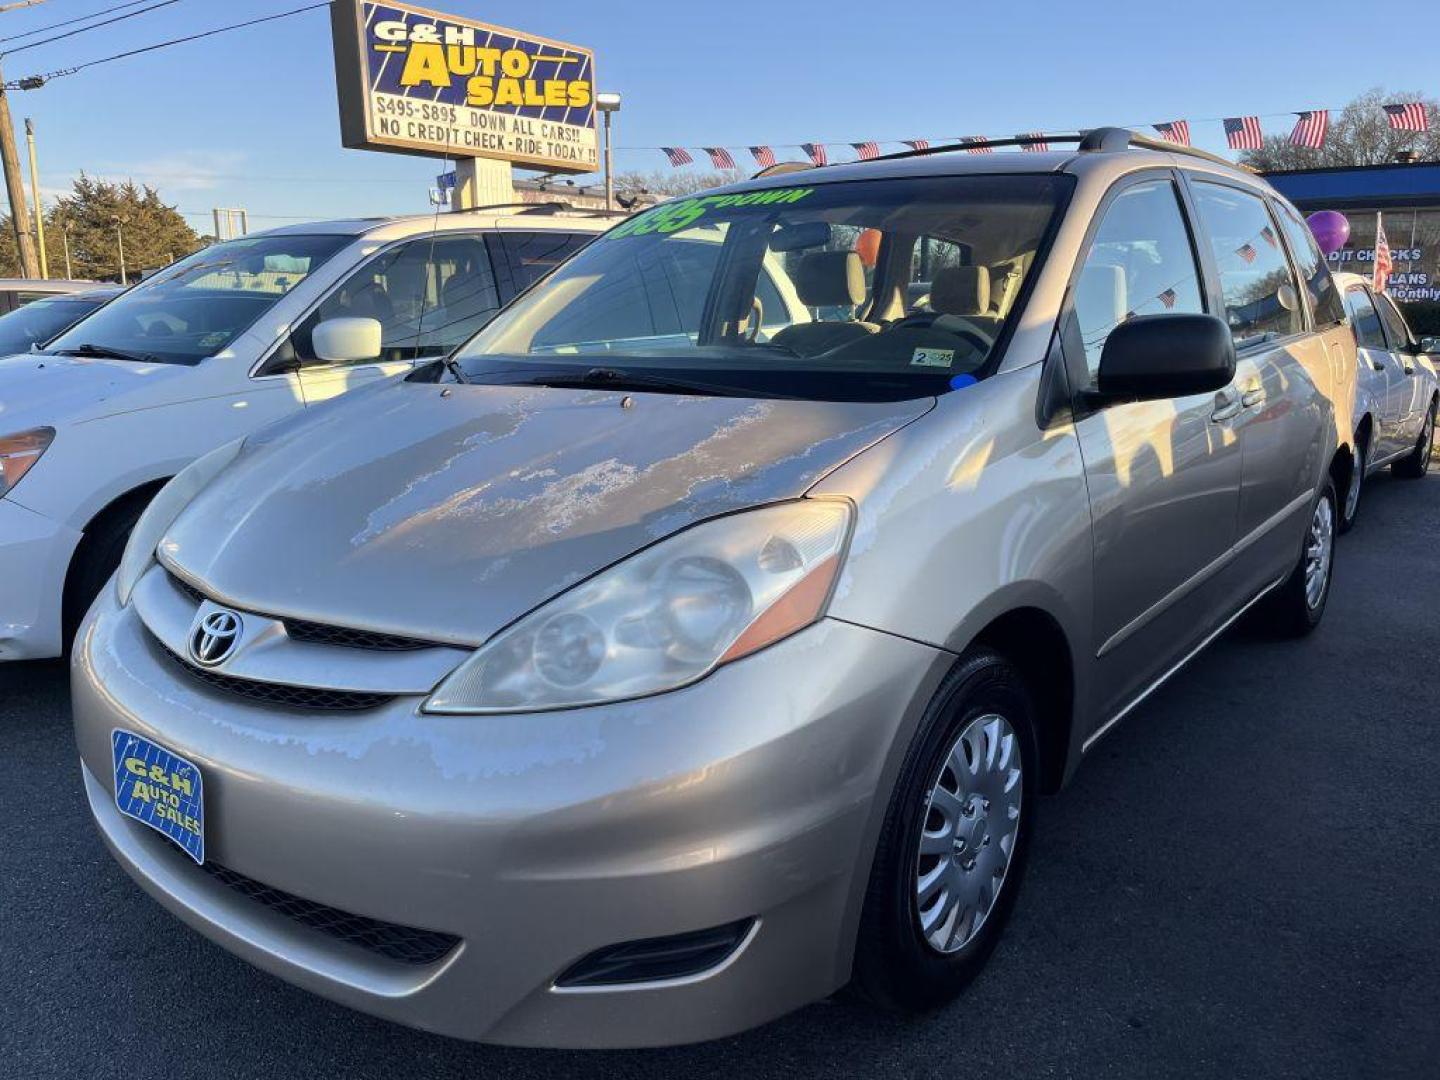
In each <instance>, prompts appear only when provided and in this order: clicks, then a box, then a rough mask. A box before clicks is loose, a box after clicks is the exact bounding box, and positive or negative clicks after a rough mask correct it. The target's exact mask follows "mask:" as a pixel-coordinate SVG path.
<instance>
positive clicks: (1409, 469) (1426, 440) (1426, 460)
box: [1390, 401, 1435, 480]
mask: <svg viewBox="0 0 1440 1080" xmlns="http://www.w3.org/2000/svg"><path fill="white" fill-rule="evenodd" d="M1434 452H1435V403H1434V402H1433V401H1432V402H1431V403H1430V411H1429V412H1428V413H1426V414H1425V422H1424V423H1423V424H1421V425H1420V439H1419V441H1417V442H1416V443H1415V449H1414V450H1412V451H1410V453H1409V454H1408V455H1406V456H1405V457H1403V458H1401V459H1400V460H1399V461H1397V462H1395V464H1393V465H1391V466H1390V471H1391V472H1392V473H1394V474H1395V475H1396V476H1399V477H1401V478H1403V479H1405V480H1419V479H1420V478H1421V477H1422V476H1424V475H1425V474H1426V473H1427V472H1428V471H1429V469H1430V457H1431V455H1432V454H1433V453H1434Z"/></svg>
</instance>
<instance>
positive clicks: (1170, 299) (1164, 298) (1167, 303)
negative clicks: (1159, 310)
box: [1155, 289, 1180, 311]
mask: <svg viewBox="0 0 1440 1080" xmlns="http://www.w3.org/2000/svg"><path fill="white" fill-rule="evenodd" d="M1155 299H1157V300H1159V301H1160V303H1161V304H1162V305H1163V306H1164V307H1165V309H1166V310H1167V311H1168V310H1169V309H1171V308H1173V307H1174V306H1175V301H1176V300H1178V299H1180V295H1179V294H1178V293H1177V292H1176V291H1175V290H1174V289H1166V290H1165V291H1164V292H1162V293H1161V294H1160V295H1159V296H1157V297H1156V298H1155Z"/></svg>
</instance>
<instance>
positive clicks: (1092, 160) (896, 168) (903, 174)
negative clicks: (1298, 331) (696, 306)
mask: <svg viewBox="0 0 1440 1080" xmlns="http://www.w3.org/2000/svg"><path fill="white" fill-rule="evenodd" d="M1051 141H1052V142H1053V143H1056V144H1060V146H1061V148H1059V149H1047V150H1042V151H1030V152H1022V150H1021V149H1020V146H1019V145H1017V144H1018V143H1022V142H1024V140H1023V139H1021V140H1015V139H997V140H994V141H993V142H990V143H985V144H980V145H982V146H986V147H988V148H989V149H991V150H992V151H993V152H987V153H966V152H965V151H966V150H967V149H972V150H973V149H974V148H975V144H965V143H954V144H949V145H948V146H945V147H936V148H932V149H930V150H927V151H921V152H916V153H905V154H897V155H890V156H887V157H882V158H879V159H876V160H872V161H854V162H846V163H844V164H839V165H824V166H819V167H815V166H807V165H802V166H800V167H799V168H794V166H793V164H792V165H790V166H789V167H788V168H787V167H782V169H779V170H765V171H764V172H762V173H759V174H757V175H756V176H754V177H752V178H751V179H750V180H746V181H741V182H740V183H738V184H732V185H727V186H726V187H723V188H715V189H714V192H720V193H728V192H732V191H753V190H763V189H765V188H773V187H794V186H795V185H797V184H805V185H811V184H827V183H844V182H846V181H852V180H889V179H900V178H912V177H932V176H933V177H953V176H999V175H1017V174H1020V175H1024V174H1030V175H1044V174H1052V175H1054V174H1069V175H1076V176H1083V175H1090V174H1095V173H1100V174H1104V175H1107V176H1120V175H1123V174H1124V173H1127V172H1134V171H1135V170H1137V169H1142V168H1154V167H1156V166H1157V165H1158V166H1165V167H1172V168H1183V169H1188V170H1190V171H1192V172H1205V173H1211V174H1215V175H1222V176H1225V177H1226V178H1228V179H1231V180H1234V181H1237V182H1241V183H1244V184H1246V185H1247V186H1252V187H1254V188H1255V189H1257V190H1263V191H1265V192H1267V193H1269V194H1276V193H1275V191H1274V189H1273V188H1272V187H1271V186H1270V185H1269V184H1268V183H1267V182H1266V181H1265V179H1264V178H1263V177H1261V176H1259V175H1257V174H1255V173H1252V172H1249V171H1247V170H1245V169H1242V168H1240V167H1239V166H1237V165H1235V164H1233V163H1231V162H1229V161H1226V160H1225V159H1224V158H1221V157H1217V156H1215V155H1214V154H1209V153H1206V152H1205V151H1203V150H1196V149H1194V148H1192V147H1186V146H1179V145H1175V144H1171V143H1166V142H1161V141H1159V140H1156V139H1151V138H1148V137H1147V136H1144V135H1141V134H1139V133H1137V132H1132V131H1129V130H1128V129H1125V128H1096V129H1094V130H1092V131H1090V132H1088V133H1086V134H1085V135H1084V136H1074V135H1071V136H1063V137H1062V136H1052V137H1051ZM714 192H708V191H707V192H706V193H705V194H707V195H708V194H712V193H714Z"/></svg>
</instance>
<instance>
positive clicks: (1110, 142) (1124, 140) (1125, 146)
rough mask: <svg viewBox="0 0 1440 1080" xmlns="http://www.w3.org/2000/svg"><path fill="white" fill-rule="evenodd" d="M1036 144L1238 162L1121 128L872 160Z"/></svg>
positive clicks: (956, 145)
mask: <svg viewBox="0 0 1440 1080" xmlns="http://www.w3.org/2000/svg"><path fill="white" fill-rule="evenodd" d="M1036 143H1076V144H1077V146H1076V149H1078V150H1079V151H1080V152H1081V153H1097V152H1098V153H1115V152H1117V151H1120V150H1129V149H1132V148H1139V149H1142V150H1158V151H1161V152H1164V153H1171V154H1185V155H1187V156H1189V157H1197V158H1203V159H1205V160H1206V161H1212V162H1215V163H1216V164H1218V165H1225V166H1227V167H1229V168H1234V167H1235V164H1234V162H1231V161H1226V160H1225V159H1224V158H1222V157H1220V156H1219V155H1218V154H1211V153H1209V152H1208V151H1205V150H1197V149H1195V147H1193V146H1182V145H1181V144H1180V143H1172V142H1167V141H1165V140H1164V139H1152V138H1150V136H1148V135H1141V134H1140V133H1139V132H1138V131H1131V130H1130V129H1129V128H1121V127H1098V128H1088V129H1086V130H1084V131H1079V132H1076V133H1074V134H1070V135H1046V134H1036V135H1016V136H1015V137H1013V138H1009V139H967V140H964V141H961V142H953V143H945V144H944V145H943V146H930V147H926V148H925V149H924V150H900V151H897V152H895V153H893V154H883V155H881V156H880V157H878V158H872V159H871V160H873V161H897V160H900V159H901V158H912V157H926V156H928V155H930V154H953V153H955V152H956V151H957V150H979V149H986V150H989V149H992V148H994V147H997V146H1034V145H1035V144H1036Z"/></svg>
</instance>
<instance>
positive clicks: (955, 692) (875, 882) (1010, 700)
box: [852, 648, 1040, 1012]
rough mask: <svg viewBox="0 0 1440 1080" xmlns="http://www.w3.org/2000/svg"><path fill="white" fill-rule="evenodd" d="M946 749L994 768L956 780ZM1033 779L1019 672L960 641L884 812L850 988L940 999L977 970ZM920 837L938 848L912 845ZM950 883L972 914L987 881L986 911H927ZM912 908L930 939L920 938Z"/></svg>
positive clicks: (1020, 850) (931, 1004)
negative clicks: (963, 647)
mask: <svg viewBox="0 0 1440 1080" xmlns="http://www.w3.org/2000/svg"><path fill="white" fill-rule="evenodd" d="M997 718H998V719H999V723H997ZM1002 725H1003V726H1002ZM1007 729H1008V730H1007ZM997 735H998V736H999V737H998V738H997V737H996V736H997ZM992 750H994V751H996V752H995V753H991V751H992ZM952 752H954V753H956V754H960V755H963V756H961V757H957V758H956V759H955V760H957V761H961V762H964V763H966V764H968V762H969V760H971V759H972V757H973V758H978V759H979V760H981V761H983V762H987V763H988V762H992V761H993V762H995V763H996V764H997V765H998V767H996V768H982V769H980V770H978V775H968V776H967V777H966V778H961V777H960V776H959V774H958V773H956V772H955V771H953V770H952V768H951V767H950V765H949V761H950V760H951V754H952ZM1017 767H1018V770H1019V772H1018V775H1017V774H1015V773H1014V772H1013V770H1014V769H1016V768H1017ZM1039 787H1040V775H1039V763H1038V756H1037V750H1036V724H1035V706H1034V701H1033V699H1032V697H1031V695H1030V692H1029V690H1028V688H1027V687H1026V685H1025V682H1024V680H1023V679H1022V677H1021V674H1020V671H1019V669H1017V668H1016V667H1015V666H1014V665H1013V664H1011V663H1010V662H1009V661H1007V660H1006V659H1005V658H1004V657H1003V656H1001V655H1000V654H998V653H996V652H993V651H992V650H990V649H986V648H976V649H972V650H971V651H970V652H968V653H966V654H965V656H963V657H962V658H961V659H960V661H959V662H958V663H957V664H956V667H955V669H954V670H953V671H952V672H951V673H950V674H949V675H947V676H946V678H945V681H944V682H943V683H942V684H941V686H940V689H939V691H938V692H937V693H936V695H935V699H934V700H933V701H932V702H931V704H930V706H929V708H928V709H927V710H926V713H925V717H924V719H923V720H922V721H921V723H920V728H919V731H918V732H917V734H916V735H915V739H914V742H913V743H912V745H911V747H910V750H909V752H908V754H907V755H906V758H905V762H904V764H903V765H902V766H901V769H900V775H899V778H898V780H897V781H896V784H895V790H894V792H893V793H892V795H891V798H890V803H889V806H888V808H887V810H886V813H885V821H884V825H883V826H882V829H881V833H880V839H879V843H878V845H877V847H876V852H875V861H874V865H873V867H872V869H871V873H870V883H869V887H868V891H867V893H866V897H865V907H864V910H863V913H862V914H861V918H860V929H859V935H858V938H857V941H856V949H855V967H854V978H853V982H852V990H853V991H854V992H855V993H856V994H857V995H858V996H859V997H862V998H864V999H865V1000H867V1001H869V1002H870V1003H872V1004H874V1005H877V1006H879V1007H881V1008H883V1009H888V1010H891V1011H897V1012H920V1011H923V1010H927V1009H932V1008H935V1007H937V1006H939V1005H943V1004H944V1003H945V1002H947V1001H950V1000H951V999H952V998H954V997H955V996H956V995H957V994H959V993H960V992H961V991H962V990H963V989H964V988H965V987H966V985H967V984H969V982H970V981H971V980H972V979H973V978H974V977H975V976H976V975H977V974H978V973H979V971H980V970H981V968H983V967H984V965H985V961H986V960H987V959H988V958H989V956H990V953H991V952H992V951H993V950H994V948H995V945H996V943H997V942H998V941H999V939H1000V934H1001V931H1002V930H1003V929H1004V926H1005V923H1006V922H1007V921H1008V919H1009V917H1010V911H1011V909H1012V908H1013V906H1014V903H1015V896H1016V894H1017V893H1018V892H1019V889H1020V883H1021V879H1022V877H1023V876H1024V870H1025V859H1026V855H1027V853H1028V850H1029V846H1030V845H1029V839H1030V834H1031V831H1032V830H1033V829H1034V825H1035V803H1036V794H1037V792H1038V789H1039ZM967 797H968V798H967ZM932 800H934V801H933V802H932ZM967 808H968V809H967ZM1012 810H1013V815H1012V813H1011V811H1012ZM1016 815H1018V816H1016ZM1012 823H1013V824H1012ZM926 836H928V837H929V839H928V840H926V841H925V842H926V845H927V846H929V847H931V848H935V849H943V850H941V853H940V854H938V855H937V854H934V853H925V852H922V850H921V845H922V840H923V839H925V837H926ZM987 838H988V839H987ZM1007 840H1009V850H1008V853H1007V852H1006V850H1005V847H1006V841H1007ZM1007 856H1008V859H1007ZM967 863H968V866H967ZM972 874H973V875H975V876H974V877H971V876H970V875H972ZM936 880H941V881H943V882H945V884H941V885H935V884H934V882H935V881H936ZM926 882H929V883H930V884H929V886H928V889H927V887H926ZM996 882H998V884H995V883H996ZM950 883H959V887H958V888H956V889H954V890H953V894H954V895H955V896H957V897H959V896H960V895H962V894H964V893H965V892H966V890H967V889H971V890H974V891H975V892H974V896H975V899H976V900H978V902H979V904H978V906H977V907H976V908H975V909H974V910H976V911H978V910H979V907H983V906H984V901H985V893H986V889H985V884H986V883H990V884H991V885H992V888H991V889H990V901H991V902H990V904H989V907H988V911H986V913H985V914H984V915H983V916H982V917H979V918H976V917H975V916H973V915H972V916H969V917H962V916H959V915H951V916H948V917H943V918H942V917H939V913H940V911H941V910H942V908H943V907H944V905H945V904H946V903H948V902H949V901H948V900H947V899H946V896H947V895H948V894H950V892H951V890H950V888H949V885H950ZM960 907H961V905H960V903H959V902H958V901H957V902H956V904H955V909H956V910H957V911H958V909H959V908H960ZM922 914H924V915H926V916H927V917H928V918H930V919H933V922H932V923H931V924H930V930H931V934H932V935H933V936H934V937H935V938H937V939H941V943H932V941H931V940H929V939H927V934H926V932H925V930H924V929H922V923H921V919H922ZM977 923H978V925H976V924H977ZM967 924H968V925H967ZM942 943H943V947H942ZM946 950H948V951H946Z"/></svg>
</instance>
